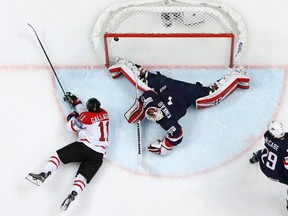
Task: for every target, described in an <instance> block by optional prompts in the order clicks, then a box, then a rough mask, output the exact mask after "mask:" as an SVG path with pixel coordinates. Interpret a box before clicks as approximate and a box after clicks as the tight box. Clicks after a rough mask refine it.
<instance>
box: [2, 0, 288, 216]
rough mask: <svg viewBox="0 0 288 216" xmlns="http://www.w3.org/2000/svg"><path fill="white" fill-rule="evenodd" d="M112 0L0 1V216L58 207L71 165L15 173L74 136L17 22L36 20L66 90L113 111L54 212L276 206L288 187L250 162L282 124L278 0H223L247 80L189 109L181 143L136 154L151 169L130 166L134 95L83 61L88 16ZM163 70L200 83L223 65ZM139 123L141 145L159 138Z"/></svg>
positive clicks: (107, 214) (264, 210) (282, 23)
mask: <svg viewBox="0 0 288 216" xmlns="http://www.w3.org/2000/svg"><path fill="white" fill-rule="evenodd" d="M114 2H116V0H106V1H90V0H83V1H81V2H79V1H75V0H72V1H66V0H64V1H56V0H50V1H36V0H25V1H19V0H4V1H1V2H0V8H1V9H2V10H1V13H0V18H1V19H0V26H1V27H2V28H1V29H2V30H1V34H0V47H1V54H0V56H1V58H0V83H1V84H0V92H1V101H2V103H1V114H0V115H1V131H2V132H1V144H2V150H1V157H0V163H1V165H2V166H1V168H2V175H1V178H0V191H1V203H2V204H1V208H0V215H5V216H6V215H9V216H10V215H12V216H20V215H21V216H31V215H41V216H42V215H43V216H46V215H47V216H51V215H59V207H60V204H61V203H62V201H63V199H64V198H65V197H66V196H67V193H68V192H69V190H70V187H71V185H72V182H73V179H74V175H75V172H76V170H77V164H69V165H66V166H62V167H60V168H59V170H58V171H57V172H56V173H55V174H53V175H52V176H51V177H49V179H47V182H45V184H43V185H42V186H41V187H36V186H35V185H32V184H31V183H29V182H28V181H26V180H25V176H26V175H27V174H28V173H29V172H37V171H39V170H40V169H41V168H42V166H43V164H44V163H45V162H46V161H47V159H48V158H49V156H50V154H51V153H53V151H55V150H56V149H58V148H60V147H62V146H63V145H65V144H67V143H69V142H72V141H74V140H75V136H74V135H72V134H69V133H67V132H66V130H65V114H66V113H67V110H66V107H65V105H64V104H63V102H62V100H61V91H60V90H59V87H58V85H57V82H55V78H54V76H53V74H52V72H51V70H50V68H49V65H48V64H47V61H46V59H45V56H44V55H43V52H42V51H41V48H40V47H39V44H38V42H37V40H36V39H35V36H34V35H33V32H32V31H31V29H30V28H29V27H28V26H27V23H31V24H32V25H33V26H34V27H35V28H36V30H37V32H38V34H39V36H40V37H41V40H42V42H43V43H44V45H45V48H46V50H47V52H48V54H49V56H50V58H51V60H52V63H53V65H54V66H55V68H56V70H57V73H58V74H59V77H60V79H61V81H62V82H63V85H64V87H65V89H67V90H69V91H73V92H75V93H76V94H79V96H81V97H83V100H85V99H87V98H89V97H91V96H96V97H98V98H99V99H100V100H101V102H102V104H103V107H105V108H107V110H108V111H109V113H110V118H111V131H110V138H111V146H110V148H109V151H108V153H107V160H105V163H104V164H103V166H102V167H101V169H100V170H99V172H98V173H97V175H96V176H95V179H94V180H93V181H92V182H91V184H90V185H89V186H88V187H87V188H86V189H85V191H84V192H83V193H82V194H81V195H80V196H79V197H77V199H76V201H75V202H74V203H72V204H71V207H70V208H69V210H68V211H67V212H64V213H63V214H62V215H75V216H76V215H77V216H78V215H85V216H90V215H101V216H102V215H103V216H132V215H139V216H140V215H141V216H142V215H143V216H144V215H145V216H146V215H149V216H160V215H165V216H174V215H181V216H188V215H189V216H190V215H195V216H207V215H211V214H213V215H217V216H218V215H219V216H230V215H237V216H238V215H239V216H250V215H251V216H254V215H263V216H266V215H267V216H271V215H273V216H282V215H286V214H287V212H286V209H285V198H286V189H287V186H285V185H281V184H278V183H275V182H272V181H270V180H268V179H266V178H265V176H264V175H263V174H262V173H261V172H260V170H259V168H258V166H257V165H255V166H254V165H250V164H249V162H248V159H249V157H250V156H251V153H252V152H253V151H255V150H257V149H258V148H261V147H262V145H263V144H262V143H263V140H262V135H263V132H264V131H265V129H266V125H267V123H268V122H269V121H270V120H271V119H275V118H276V119H279V120H281V121H282V122H283V123H284V125H285V126H286V128H288V116H287V109H288V105H287V96H288V92H287V77H288V74H287V57H288V53H287V50H288V49H287V47H288V46H287V45H288V44H287V40H286V38H287V34H288V32H287V28H286V21H287V18H288V17H287V16H288V15H287V13H286V10H287V7H288V3H287V1H285V0H275V1H271V0H264V1H260V0H254V1H247V0H245V1H239V0H232V1H228V0H227V1H223V2H226V3H229V5H230V6H232V7H233V8H235V9H237V11H238V12H239V13H240V14H241V15H242V16H243V17H244V18H245V20H246V23H247V26H248V30H249V47H248V50H247V52H246V54H245V56H244V58H243V59H242V63H243V65H245V66H246V67H248V68H249V70H248V71H249V73H250V75H251V77H252V84H251V88H250V89H249V90H241V89H237V90H236V91H235V92H234V93H233V94H232V95H231V97H229V98H227V100H225V101H224V102H223V103H221V104H219V105H218V106H217V107H214V108H212V109H207V110H200V111H195V109H193V108H191V109H190V110H189V112H188V113H187V115H186V116H185V117H184V118H183V119H182V120H181V123H182V125H183V127H184V132H185V138H184V140H183V143H182V144H181V146H179V147H178V148H177V149H175V151H173V153H172V154H171V155H169V156H168V157H165V158H159V157H157V156H154V155H151V154H148V153H147V152H144V155H143V156H144V160H145V162H146V163H147V164H148V166H149V174H139V173H137V171H136V168H137V163H136V129H135V126H134V125H128V124H127V123H126V122H125V119H124V117H123V114H124V112H125V111H126V110H127V109H128V108H129V107H130V106H131V105H132V103H133V101H134V96H135V92H134V88H133V87H132V85H130V84H129V83H128V81H127V80H125V79H124V78H120V79H118V80H112V79H111V78H110V77H109V76H108V75H107V71H105V70H104V69H102V68H101V67H99V68H98V69H97V67H96V69H91V66H95V65H96V66H97V60H96V59H95V53H94V51H93V49H92V47H91V41H90V33H91V30H92V27H93V24H94V22H95V20H96V18H97V17H98V15H99V14H100V12H101V11H102V10H104V9H105V8H106V7H107V6H109V5H111V4H112V3H114ZM139 63H140V64H141V62H139ZM164 73H167V74H168V75H169V76H171V77H175V78H179V79H189V81H191V82H194V81H201V82H202V83H203V84H207V85H208V84H210V83H211V82H213V81H214V80H215V79H217V78H219V77H221V76H223V75H224V74H225V71H223V70H220V69H219V70H216V71H214V70H213V71H211V70H205V69H201V70H195V69H191V70H189V71H173V72H169V71H166V72H165V71H164ZM188 73H189V74H188ZM142 129H143V144H145V145H146V144H147V143H149V142H150V141H153V140H154V139H157V138H159V136H161V135H164V134H163V131H161V130H160V129H159V128H157V127H156V126H155V125H152V124H151V123H148V122H147V121H145V122H144V123H143V125H142Z"/></svg>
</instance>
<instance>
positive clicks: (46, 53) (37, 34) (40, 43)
mask: <svg viewBox="0 0 288 216" xmlns="http://www.w3.org/2000/svg"><path fill="white" fill-rule="evenodd" d="M27 24H28V25H29V26H30V27H31V28H32V30H33V31H34V33H35V35H36V37H37V40H38V42H39V44H40V46H41V48H42V50H43V52H44V54H45V56H46V59H47V61H48V62H49V65H50V67H51V69H52V71H53V73H54V75H55V77H56V79H57V82H58V84H59V86H60V88H61V90H62V92H63V94H64V95H65V91H64V88H63V86H62V84H61V82H60V80H59V78H58V76H57V73H56V71H55V69H54V67H53V65H52V63H51V61H50V59H49V57H48V55H47V53H46V50H45V48H44V46H43V44H42V42H41V40H40V38H39V37H38V34H37V32H36V30H35V29H34V28H33V26H32V25H30V24H29V23H27Z"/></svg>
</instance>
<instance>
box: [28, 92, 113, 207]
mask: <svg viewBox="0 0 288 216" xmlns="http://www.w3.org/2000/svg"><path fill="white" fill-rule="evenodd" d="M64 100H65V101H66V102H68V103H70V104H71V105H72V107H73V108H75V110H76V111H73V112H71V113H70V114H69V115H68V116H67V121H68V122H67V129H68V131H72V132H76V133H77V134H78V140H77V141H75V142H73V143H71V144H69V145H67V146H65V147H63V148H60V149H58V150H57V151H56V152H55V153H54V154H53V155H52V156H51V157H50V159H49V160H48V161H47V163H46V164H45V166H44V167H43V169H42V170H41V172H40V173H39V174H34V173H29V174H28V176H27V177H26V179H27V180H29V181H30V182H32V183H34V184H36V185H38V186H39V185H41V184H42V183H43V182H44V181H45V180H46V178H47V177H49V176H50V175H51V174H52V173H53V172H54V171H55V170H56V169H57V168H58V167H59V166H60V165H62V164H67V163H70V162H80V166H79V169H78V171H77V173H76V176H75V179H74V183H73V185H72V188H71V192H70V194H69V195H68V196H67V198H66V199H65V200H64V202H63V203H62V205H61V210H62V211H65V210H66V209H67V208H68V206H69V205H70V203H71V202H72V201H73V200H74V199H75V197H76V196H77V195H78V194H79V193H80V192H81V191H83V190H84V188H85V187H86V185H87V184H88V183H89V182H90V181H91V179H92V178H93V176H94V175H95V174H96V173H97V171H98V169H99V168H100V167H101V165H102V160H103V155H104V154H105V153H106V148H107V147H108V146H109V141H108V125H109V117H108V113H107V112H106V111H105V110H104V109H102V108H101V107H100V106H101V104H100V102H99V101H98V100H97V99H96V98H90V99H89V100H88V101H87V102H86V107H85V106H84V105H83V104H82V102H81V100H79V99H78V98H77V97H76V96H75V95H73V94H72V93H70V92H67V93H66V94H65V97H64Z"/></svg>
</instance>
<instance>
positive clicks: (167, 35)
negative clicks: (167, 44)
mask: <svg viewBox="0 0 288 216" xmlns="http://www.w3.org/2000/svg"><path fill="white" fill-rule="evenodd" d="M110 38H118V39H120V38H229V39H230V57H229V63H228V65H229V67H230V68H232V67H233V66H234V56H233V53H234V43H235V35H234V34H232V33H220V34H212V33H210V34H205V33H184V34H183V33H157V34H152V33H150V34H149V33H148V34H145V33H105V34H104V49H105V62H106V63H105V65H106V67H109V64H110V61H109V59H110V58H109V45H108V40H109V39H110Z"/></svg>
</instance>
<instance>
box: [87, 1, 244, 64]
mask: <svg viewBox="0 0 288 216" xmlns="http://www.w3.org/2000/svg"><path fill="white" fill-rule="evenodd" d="M91 38H92V42H93V47H94V50H95V51H96V52H97V54H98V57H99V59H100V60H101V62H103V63H104V64H105V65H106V66H108V65H109V59H110V58H111V57H113V56H120V57H123V58H127V59H130V60H132V61H136V62H137V61H138V62H141V64H143V60H144V59H146V60H147V62H144V64H145V63H147V64H150V65H151V64H161V63H162V64H170V63H171V64H173V65H175V64H181V65H183V64H185V65H189V64H194V65H195V64H198V65H199V64H200V65H201V63H202V64H203V61H205V64H209V63H211V62H209V61H212V60H215V59H217V58H219V60H220V61H222V60H223V62H221V63H220V64H221V65H223V64H225V66H229V67H233V66H234V65H235V64H236V63H237V62H238V60H239V59H240V57H241V56H242V55H243V52H244V50H245V48H246V45H247V31H246V26H245V23H244V21H243V19H242V18H241V17H240V16H239V15H238V14H237V13H236V12H235V11H234V10H233V9H231V8H230V7H228V6H227V5H224V4H220V3H217V2H202V3H201V2H194V1H188V0H164V1H163V0H162V1H161V0H160V1H159V0H156V1H132V2H123V3H120V4H116V5H113V6H111V7H109V8H108V9H106V10H105V11H104V12H103V13H102V14H101V15H100V16H99V18H98V20H97V22H96V23H95V25H94V28H93V32H92V35H91ZM151 39H152V40H151ZM159 39H160V40H159ZM193 39H194V40H193ZM210 55H211V56H210ZM139 58H141V59H139ZM175 59H177V61H178V62H179V59H181V60H182V62H181V63H178V62H177V61H175ZM161 60H163V62H161ZM153 61H154V62H153ZM207 61H208V62H207ZM212 64H213V63H212Z"/></svg>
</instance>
